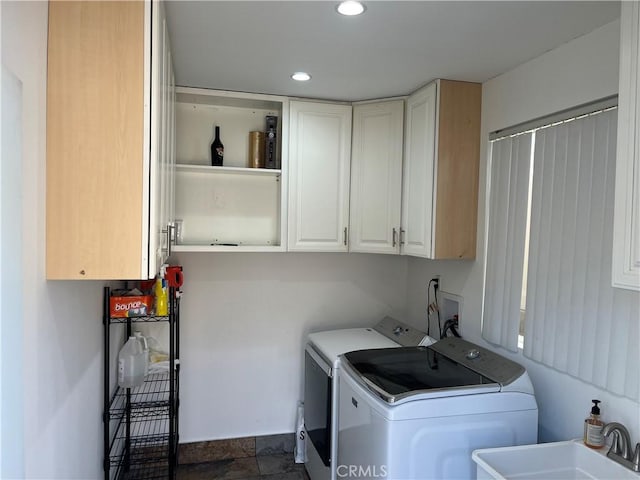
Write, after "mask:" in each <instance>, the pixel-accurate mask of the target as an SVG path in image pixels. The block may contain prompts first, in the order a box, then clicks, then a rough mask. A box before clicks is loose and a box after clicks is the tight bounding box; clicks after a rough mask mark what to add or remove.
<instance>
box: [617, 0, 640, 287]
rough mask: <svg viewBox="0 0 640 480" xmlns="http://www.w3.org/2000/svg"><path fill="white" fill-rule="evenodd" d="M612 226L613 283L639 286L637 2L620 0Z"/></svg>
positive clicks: (639, 20)
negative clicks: (618, 74)
mask: <svg viewBox="0 0 640 480" xmlns="http://www.w3.org/2000/svg"><path fill="white" fill-rule="evenodd" d="M620 18H621V24H620V32H621V33H620V89H619V92H620V93H619V101H618V143H617V159H616V189H615V213H614V229H613V272H612V274H613V286H614V287H620V288H627V289H630V290H640V159H639V157H640V132H638V129H640V72H639V69H640V62H639V60H638V58H639V56H640V5H638V3H637V2H623V3H622V13H621V16H620Z"/></svg>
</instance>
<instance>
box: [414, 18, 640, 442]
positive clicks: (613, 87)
mask: <svg viewBox="0 0 640 480" xmlns="http://www.w3.org/2000/svg"><path fill="white" fill-rule="evenodd" d="M619 34H620V24H619V22H617V21H616V22H612V23H610V24H608V25H605V26H603V27H601V28H599V29H597V30H595V31H593V32H591V33H590V34H588V35H585V36H583V37H580V38H578V39H575V40H573V41H571V42H569V43H566V44H565V45H562V46H560V47H558V48H557V49H554V50H552V51H549V52H547V53H545V54H543V55H541V56H540V57H538V58H535V59H533V60H531V61H529V62H527V63H525V64H523V65H520V66H518V67H517V68H515V69H513V70H511V71H509V72H507V73H505V74H503V75H500V76H498V77H496V78H494V79H492V80H490V81H488V82H486V83H485V84H484V85H483V96H482V139H483V143H482V146H481V151H482V152H487V151H488V142H487V138H488V134H489V132H492V131H495V130H498V129H501V128H505V127H509V126H512V125H517V124H519V123H522V122H525V121H527V120H531V119H534V118H537V117H541V116H544V115H548V114H550V113H553V112H557V111H560V110H564V109H567V108H571V107H573V106H576V105H580V104H583V103H588V102H590V101H593V100H596V99H599V98H603V97H607V96H610V95H614V94H616V93H617V92H618V55H619ZM487 159H488V158H487V155H486V153H485V154H484V155H482V160H481V170H480V194H479V200H480V202H479V203H480V206H479V215H478V218H479V225H478V232H479V235H478V251H477V258H478V260H477V261H475V262H468V263H467V264H458V263H453V262H452V263H447V262H430V261H426V260H421V259H412V260H410V261H409V266H408V269H409V272H408V285H409V286H410V290H409V292H408V295H409V301H408V306H407V308H408V312H409V316H410V317H411V319H412V320H413V321H419V320H420V319H421V318H424V314H423V312H424V308H425V305H426V297H425V294H424V290H425V289H426V285H427V282H428V281H429V279H430V278H431V277H432V276H433V275H434V274H440V275H441V276H442V280H441V281H442V284H443V285H442V288H443V289H444V290H447V291H451V292H452V293H458V294H460V295H462V296H463V298H464V314H463V317H464V318H463V324H462V331H463V335H464V336H465V337H467V338H469V339H470V340H471V341H475V342H477V343H480V344H483V345H485V346H490V345H488V344H486V343H485V342H484V341H483V340H482V339H481V327H482V324H481V312H482V284H483V268H484V260H483V257H484V231H485V221H484V220H485V213H486V201H485V195H486V188H485V186H486V175H487V171H486V170H487V168H486V167H487ZM603 254H605V255H610V254H611V252H603ZM491 348H494V349H496V350H497V351H498V352H499V353H501V354H504V355H507V356H509V357H511V358H512V359H514V360H515V361H518V362H520V363H521V364H522V365H524V366H525V367H526V368H527V370H528V372H529V374H530V376H531V379H532V382H533V384H534V387H535V389H536V396H537V399H538V405H539V413H540V416H539V423H540V431H539V436H540V439H541V440H542V441H554V440H564V439H569V438H575V437H580V436H581V435H582V428H583V420H584V418H585V417H586V416H587V415H588V413H589V410H590V405H591V399H592V398H598V399H600V400H602V402H603V403H602V412H603V419H604V420H605V421H614V420H615V421H620V422H622V423H624V424H625V425H626V426H627V427H629V429H630V431H631V435H632V439H634V442H635V441H637V440H640V405H639V404H638V403H637V402H634V401H631V400H629V399H626V398H622V397H619V396H615V395H612V394H610V393H609V392H606V391H603V390H601V389H599V388H596V387H594V386H592V385H589V384H587V383H585V382H582V381H580V380H577V379H575V378H572V377H570V376H569V375H566V374H564V373H561V372H558V371H556V370H553V369H551V368H548V367H545V366H543V365H541V364H538V363H535V362H533V361H531V360H529V359H527V358H525V357H523V356H522V355H521V354H519V355H513V354H510V353H509V352H507V351H506V350H503V349H500V348H496V347H491ZM630 368H637V365H632V366H630Z"/></svg>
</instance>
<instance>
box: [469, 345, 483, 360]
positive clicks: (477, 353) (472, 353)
mask: <svg viewBox="0 0 640 480" xmlns="http://www.w3.org/2000/svg"><path fill="white" fill-rule="evenodd" d="M479 356H480V350H478V349H477V348H472V349H471V350H469V351H468V352H467V355H466V357H467V358H468V359H469V360H475V359H476V358H478V357H479Z"/></svg>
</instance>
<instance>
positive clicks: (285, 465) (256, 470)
mask: <svg viewBox="0 0 640 480" xmlns="http://www.w3.org/2000/svg"><path fill="white" fill-rule="evenodd" d="M177 480H309V477H308V476H307V472H306V471H305V469H304V464H297V463H295V462H294V457H293V454H291V453H286V454H278V455H261V456H257V457H244V458H233V459H225V460H215V461H212V462H203V463H191V464H186V465H180V466H179V467H178V471H177Z"/></svg>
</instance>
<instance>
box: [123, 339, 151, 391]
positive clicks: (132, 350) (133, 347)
mask: <svg viewBox="0 0 640 480" xmlns="http://www.w3.org/2000/svg"><path fill="white" fill-rule="evenodd" d="M144 366H145V360H144V351H143V350H142V345H141V344H140V341H139V340H138V339H137V338H136V337H129V340H127V343H125V344H124V346H123V347H122V348H121V349H120V353H119V354H118V385H120V386H121V387H122V388H132V387H138V386H140V385H142V383H143V382H144Z"/></svg>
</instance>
